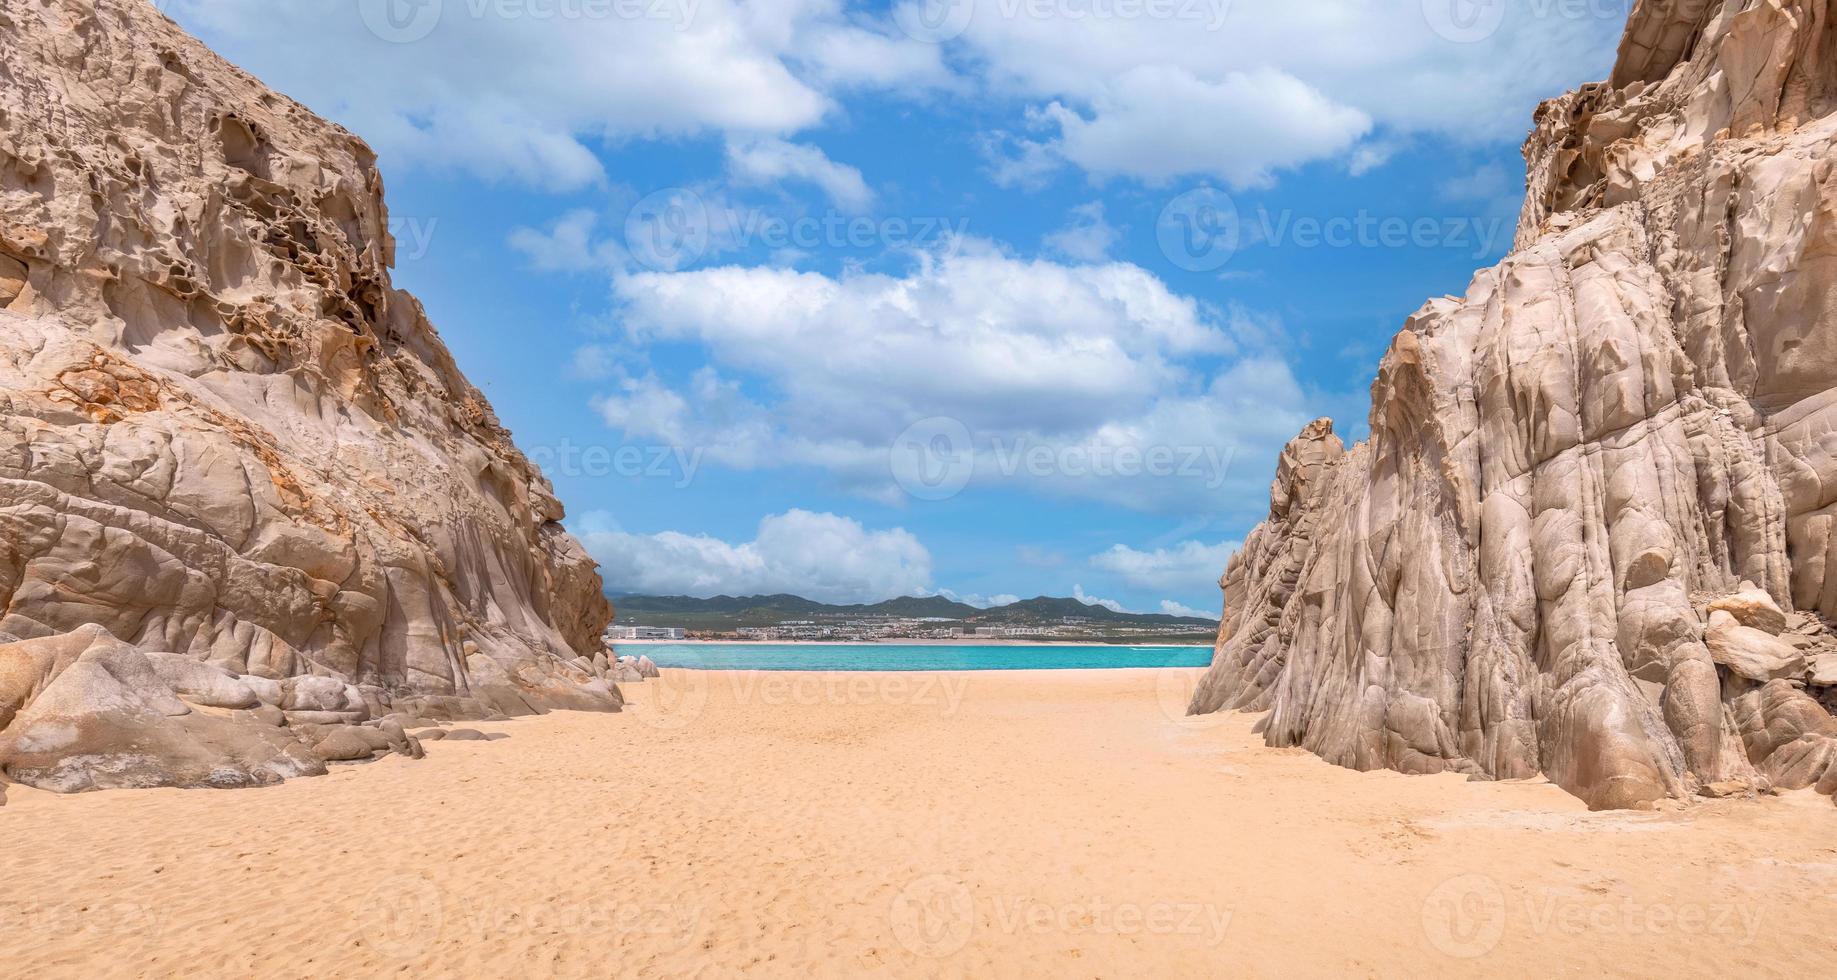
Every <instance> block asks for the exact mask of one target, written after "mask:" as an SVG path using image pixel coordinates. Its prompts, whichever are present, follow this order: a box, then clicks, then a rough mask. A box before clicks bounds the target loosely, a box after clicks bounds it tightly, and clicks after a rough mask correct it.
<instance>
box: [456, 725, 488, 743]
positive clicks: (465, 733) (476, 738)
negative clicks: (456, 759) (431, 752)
mask: <svg viewBox="0 0 1837 980" xmlns="http://www.w3.org/2000/svg"><path fill="white" fill-rule="evenodd" d="M446 741H448V742H484V741H488V739H486V738H485V733H484V732H481V731H478V730H476V729H471V728H455V729H453V730H452V731H450V732H447V733H446Z"/></svg>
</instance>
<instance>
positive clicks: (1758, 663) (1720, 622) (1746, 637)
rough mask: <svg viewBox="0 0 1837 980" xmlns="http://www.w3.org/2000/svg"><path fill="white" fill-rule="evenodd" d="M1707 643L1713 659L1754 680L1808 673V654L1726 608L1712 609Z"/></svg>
mask: <svg viewBox="0 0 1837 980" xmlns="http://www.w3.org/2000/svg"><path fill="white" fill-rule="evenodd" d="M1703 643H1704V645H1705V646H1707V647H1708V648H1709V655H1710V658H1711V659H1712V660H1714V661H1716V662H1717V663H1719V664H1721V665H1722V666H1724V667H1727V668H1728V669H1729V670H1731V671H1733V672H1735V673H1736V674H1739V675H1741V676H1742V677H1745V678H1747V679H1748V680H1751V681H1758V682H1760V683H1762V684H1764V683H1766V682H1768V681H1773V680H1786V679H1796V678H1799V677H1802V676H1804V674H1805V656H1804V654H1801V653H1800V652H1799V650H1798V648H1797V647H1794V646H1793V645H1792V644H1790V643H1787V642H1786V641H1785V640H1782V639H1779V638H1778V637H1776V636H1774V635H1773V634H1771V633H1767V632H1764V631H1762V630H1758V629H1755V628H1754V627H1752V626H1743V625H1741V624H1740V623H1739V622H1737V621H1736V619H1735V617H1734V616H1732V615H1730V614H1729V613H1728V612H1726V611H1723V610H1717V611H1715V612H1712V613H1710V615H1709V628H1708V629H1706V630H1705V631H1704V633H1703Z"/></svg>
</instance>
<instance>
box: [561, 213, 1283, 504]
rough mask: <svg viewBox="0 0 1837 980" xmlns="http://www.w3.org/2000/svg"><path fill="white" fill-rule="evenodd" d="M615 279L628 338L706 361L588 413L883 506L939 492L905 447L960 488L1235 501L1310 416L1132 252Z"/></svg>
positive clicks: (619, 383) (1258, 361)
mask: <svg viewBox="0 0 1837 980" xmlns="http://www.w3.org/2000/svg"><path fill="white" fill-rule="evenodd" d="M614 292H615V295H616V298H617V302H618V304H619V309H618V311H617V317H616V319H617V320H618V321H619V322H620V323H621V324H622V329H623V330H624V331H625V336H624V337H623V338H621V340H622V342H624V343H627V344H629V345H630V346H631V347H633V348H637V349H642V348H645V347H647V346H650V345H655V344H658V343H660V342H665V343H669V344H673V345H674V344H682V343H689V344H694V345H698V346H699V347H700V348H701V349H702V350H703V351H704V352H705V355H706V363H705V364H704V365H703V366H702V367H700V368H699V369H697V370H695V371H694V372H692V373H691V374H690V375H689V376H688V377H686V378H678V379H675V380H671V379H668V378H666V377H663V376H661V375H659V374H656V373H653V372H650V371H648V370H639V369H636V368H634V369H631V370H628V371H626V372H625V373H623V374H621V375H620V376H618V377H616V378H614V379H613V381H612V384H611V385H610V386H609V387H608V389H607V390H605V391H604V393H603V394H602V395H601V396H600V397H599V398H598V399H597V400H596V402H595V407H596V409H597V410H598V411H599V413H600V415H601V416H602V417H603V418H604V419H605V420H606V422H607V423H608V424H609V425H611V426H612V427H614V428H616V429H618V430H620V431H621V432H622V433H623V434H624V436H625V437H626V438H627V439H628V440H629V439H636V440H647V441H661V442H664V443H667V444H670V445H686V446H694V447H698V448H702V449H705V451H706V455H707V458H708V459H709V460H710V461H711V462H715V463H719V464H724V465H728V466H733V467H741V468H759V467H772V466H787V465H803V466H816V467H819V468H822V469H825V470H828V471H830V472H832V473H833V474H835V475H836V476H838V477H840V478H841V480H842V481H843V482H844V483H846V484H848V485H850V486H851V487H852V488H854V489H857V490H861V491H864V492H867V493H868V494H870V495H873V496H876V497H881V498H885V499H889V500H900V499H904V498H903V496H902V494H915V495H918V496H920V497H921V499H932V498H927V497H924V494H925V492H926V490H927V489H928V488H924V487H920V488H915V487H914V486H913V485H912V484H911V482H910V480H908V479H907V478H908V477H910V476H913V475H914V474H912V473H908V472H906V471H905V470H902V469H901V466H902V463H903V462H904V461H905V457H904V456H903V455H902V454H901V450H902V448H903V449H908V450H913V451H916V452H918V453H921V454H926V458H925V459H923V460H921V461H920V462H922V463H923V464H924V465H925V466H929V467H933V468H937V467H943V468H946V469H950V468H960V472H959V473H957V474H956V475H958V476H961V477H962V481H961V483H962V484H963V485H969V484H971V483H978V484H987V485H996V484H1006V485H1026V486H1028V487H1031V488H1035V489H1041V490H1045V491H1048V492H1052V493H1055V494H1059V495H1062V496H1067V497H1074V498H1083V499H1097V500H1104V501H1108V502H1113V503H1119V504H1122V505H1124V506H1128V507H1132V508H1136V509H1142V510H1177V509H1191V508H1194V507H1200V508H1206V509H1212V508H1216V507H1219V506H1229V504H1228V501H1229V500H1231V499H1232V498H1235V497H1241V498H1243V499H1256V498H1257V497H1258V496H1259V495H1260V493H1261V491H1262V489H1263V488H1262V486H1261V484H1262V483H1263V482H1264V481H1267V479H1268V473H1267V472H1262V470H1264V469H1265V467H1264V466H1263V465H1262V464H1263V461H1264V460H1266V459H1268V458H1272V457H1273V455H1274V453H1275V451H1276V450H1277V449H1279V448H1280V446H1281V445H1282V444H1283V443H1284V442H1285V441H1286V440H1287V439H1289V438H1290V437H1292V436H1293V435H1294V433H1295V432H1296V431H1298V430H1299V429H1300V427H1301V426H1302V425H1304V424H1305V423H1306V422H1307V421H1308V420H1309V419H1310V418H1311V417H1312V416H1310V415H1309V414H1308V413H1307V412H1306V411H1305V409H1304V406H1305V405H1306V403H1307V402H1308V400H1309V399H1308V397H1307V395H1306V394H1305V393H1304V392H1303V390H1302V389H1301V386H1300V385H1299V384H1298V383H1297V382H1296V380H1295V378H1294V376H1293V375H1292V373H1291V372H1290V371H1289V368H1288V366H1287V365H1286V363H1285V362H1284V361H1283V360H1282V359H1281V358H1280V357H1278V356H1275V355H1274V354H1271V353H1269V352H1267V351H1266V350H1264V349H1263V348H1262V347H1261V345H1260V340H1259V339H1258V335H1259V333H1260V331H1259V330H1257V329H1254V328H1253V327H1252V326H1251V325H1250V324H1249V323H1248V322H1247V321H1245V320H1244V319H1243V318H1242V317H1237V316H1233V315H1230V314H1226V313H1222V312H1220V311H1218V310H1214V309H1210V308H1208V307H1206V306H1205V305H1203V304H1200V303H1198V302H1196V301H1194V300H1193V299H1191V298H1189V297H1184V296H1181V295H1179V294H1177V293H1175V292H1173V291H1172V290H1170V289H1169V288H1168V287H1167V286H1166V284H1164V283H1163V282H1161V281H1160V280H1159V279H1158V278H1156V277H1155V276H1153V275H1152V274H1150V273H1148V272H1147V271H1146V270H1143V269H1141V268H1139V267H1137V266H1134V265H1130V264H1127V263H1119V262H1106V263H1089V264H1078V265H1066V264H1060V263H1057V262H1052V261H1047V260H1041V259H1023V258H1018V257H1015V256H1013V255H1011V254H1009V253H1008V252H1006V251H1004V250H1002V249H999V248H997V247H995V246H993V245H991V244H989V243H986V242H979V241H965V242H960V243H955V245H954V246H953V247H952V248H950V249H943V250H939V251H937V252H935V253H925V254H921V255H920V256H918V259H917V262H916V264H915V266H914V267H913V268H912V269H911V270H910V271H909V272H908V273H906V274H903V275H888V274H878V273H854V274H843V275H840V276H836V277H831V276H827V275H823V274H819V273H814V272H798V271H793V270H787V269H772V268H754V267H717V268H709V269H698V270H693V271H686V272H670V273H650V272H647V273H638V274H622V275H619V276H617V277H615V280H614ZM915 426H916V428H915ZM915 432H916V433H917V435H916V436H915V435H914V433H915ZM909 441H910V442H914V443H915V444H914V445H911V446H906V445H905V443H906V442H909ZM934 453H935V455H931V454H934ZM941 476H943V477H945V478H949V477H950V476H952V474H950V473H948V472H947V473H943V474H941ZM958 489H961V486H959V487H958Z"/></svg>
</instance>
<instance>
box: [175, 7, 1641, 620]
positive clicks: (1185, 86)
mask: <svg viewBox="0 0 1837 980" xmlns="http://www.w3.org/2000/svg"><path fill="white" fill-rule="evenodd" d="M1629 2H1630V0H1618V2H1614V0H1394V2H1379V0H1308V2H1305V3H1302V2H1295V0H924V3H902V4H896V5H893V6H888V5H885V4H872V5H865V6H858V5H852V4H845V3H840V2H823V0H771V2H764V3H734V2H730V0H262V2H260V3H256V2H232V0H166V2H164V3H163V4H162V6H163V7H164V8H165V9H166V10H167V12H168V13H169V14H171V15H172V16H173V17H175V18H176V19H177V20H179V21H180V22H181V23H182V24H184V25H185V26H187V27H188V28H190V29H191V30H192V31H193V32H195V33H197V34H198V35H199V36H201V37H202V38H204V39H205V40H206V41H207V42H208V43H210V44H211V45H212V46H213V47H215V48H216V49H217V50H218V51H220V52H222V53H224V54H225V55H226V56H228V57H229V58H230V59H231V60H233V61H235V62H236V63H238V64H239V65H241V66H243V67H244V68H246V69H248V70H250V71H251V72H253V73H254V74H256V75H257V76H259V77H261V78H262V79H263V80H264V81H266V82H268V83H269V84H270V85H272V86H274V87H276V88H278V89H280V90H281V91H283V92H286V93H287V94H289V95H292V96H294V97H295V98H298V99H300V100H301V101H302V102H304V103H306V104H307V105H309V106H311V107H312V108H313V109H315V110H316V111H318V112H320V113H322V114H324V115H326V116H328V117H330V118H333V119H335V120H338V121H340V122H342V123H344V124H345V125H347V126H348V127H350V128H351V129H352V130H353V131H355V132H357V133H358V134H359V135H361V136H363V137H365V138H366V139H367V140H369V141H370V142H371V143H372V145H374V146H375V147H376V148H377V150H378V151H379V154H380V157H381V164H380V165H381V167H382V170H383V172H384V176H385V180H386V183H387V185H388V188H389V201H390V205H391V214H392V227H393V230H394V232H395V235H396V239H397V268H396V282H397V284H398V285H399V286H401V287H403V288H406V289H409V290H412V291H413V292H415V293H416V294H417V295H419V296H420V298H421V299H422V301H423V302H424V303H425V304H426V306H427V308H428V312H429V314H430V316H431V317H432V319H433V321H434V323H435V325H436V326H437V327H438V329H439V330H440V332H441V334H442V336H443V337H444V338H445V340H446V342H447V344H448V345H449V346H450V347H451V348H452V349H453V352H454V354H455V355H456V356H457V357H458V359H459V363H460V364H461V366H462V367H463V368H464V369H465V371H466V373H467V374H468V375H469V376H470V377H471V378H472V379H473V381H474V382H475V383H477V384H478V385H479V387H480V388H482V389H483V390H484V391H485V393H486V394H487V396H488V397H489V398H490V399H491V401H492V403H493V404H494V405H495V406H496V408H497V410H498V413H499V415H500V416H501V418H502V419H503V421H504V422H505V424H506V425H508V426H509V427H510V428H511V429H512V431H513V432H514V433H515V434H516V437H517V441H518V443H519V445H521V446H522V447H523V448H524V450H525V451H526V452H527V453H529V454H530V455H531V457H532V458H533V459H535V460H536V461H537V462H538V463H540V464H541V465H542V466H543V467H544V469H545V470H546V471H547V472H548V473H549V475H550V477H551V478H552V479H553V480H554V482H555V485H556V488H557V489H558V491H559V492H560V495H561V497H562V499H563V501H564V502H565V503H566V504H567V506H568V509H569V519H568V524H569V527H570V528H571V529H572V530H574V531H575V532H576V533H577V534H578V535H580V536H581V538H582V539H583V541H585V542H586V544H587V545H588V547H589V549H590V550H591V551H592V552H593V553H594V555H595V557H597V558H598V559H599V560H600V562H601V563H602V566H603V568H604V570H605V574H606V578H607V581H608V584H609V586H611V587H612V588H613V589H615V590H619V591H631V592H667V593H689V594H697V595H713V594H717V593H731V594H751V593H760V592H781V591H782V592H797V593H802V594H805V595H808V596H810V597H812V598H817V599H824V600H829V601H873V600H878V599H884V598H890V597H893V596H898V595H908V594H931V593H937V592H943V593H946V594H949V595H952V596H956V597H961V598H965V599H968V600H969V601H974V602H977V603H980V604H986V603H990V602H999V601H1002V599H1003V597H1011V596H1019V597H1028V596H1032V595H1036V594H1051V595H1072V594H1077V595H1081V596H1085V597H1089V598H1091V599H1093V600H1103V601H1106V602H1110V603H1115V604H1118V605H1120V606H1121V607H1124V608H1127V609H1130V610H1134V611H1162V610H1170V611H1187V610H1202V611H1205V612H1207V613H1209V614H1212V615H1216V614H1217V611H1218V608H1219V605H1220V603H1219V595H1218V590H1217V587H1216V580H1217V578H1218V575H1219V573H1220V572H1221V571H1222V570H1223V566H1224V563H1225V560H1226V558H1227V557H1228V555H1229V554H1230V553H1231V552H1232V550H1233V549H1234V548H1235V547H1236V543H1237V542H1239V541H1241V540H1242V538H1243V536H1244V535H1245V534H1246V533H1247V532H1248V531H1249V530H1250V528H1251V527H1252V526H1254V524H1255V523H1256V521H1257V520H1258V519H1259V518H1260V517H1261V516H1262V514H1263V513H1264V512H1265V511H1266V509H1267V506H1268V493H1267V491H1268V483H1269V480H1270V477H1271V475H1272V473H1273V470H1274V461H1275V455H1276V453H1277V452H1278V451H1279V450H1280V448H1281V446H1282V444H1283V443H1284V442H1285V441H1286V440H1287V439H1288V438H1289V437H1291V436H1292V435H1293V434H1294V433H1295V432H1297V431H1298V430H1299V429H1300V428H1301V426H1302V425H1304V424H1305V423H1306V422H1307V421H1309V420H1310V419H1313V418H1315V417H1318V416H1321V415H1330V416H1333V417H1334V418H1335V420H1336V421H1337V423H1338V425H1339V429H1340V431H1341V432H1342V433H1345V434H1348V435H1350V436H1353V437H1357V436H1360V435H1362V434H1363V431H1364V415H1365V412H1366V410H1367V408H1368V404H1369V397H1368V389H1369V386H1370V383H1371V379H1372V377H1373V376H1374V375H1375V372H1376V368H1377V363H1378V359H1379V357H1380V356H1381V355H1382V353H1383V351H1384V348H1385V346H1386V345H1387V344H1388V342H1389V339H1390V337H1391V336H1392V334H1394V333H1395V332H1396V331H1397V329H1398V328H1399V327H1400V326H1401V325H1402V323H1403V321H1404V319H1405V318H1406V317H1407V316H1408V315H1409V314H1410V313H1412V312H1414V311H1415V310H1416V309H1417V308H1418V307H1419V306H1421V304H1422V303H1423V302H1424V301H1425V300H1426V299H1427V298H1429V297H1431V296H1438V295H1442V294H1445V293H1454V292H1460V291H1463V290H1464V289H1465V287H1466V284H1467V282H1468V280H1469V279H1470V278H1471V275H1472V272H1473V270H1474V269H1476V268H1478V267H1480V266H1483V265H1487V264H1490V263H1491V262H1493V261H1496V260H1497V258H1498V257H1499V256H1500V255H1502V254H1504V252H1505V251H1506V249H1507V248H1508V247H1509V245H1510V239H1511V235H1512V231H1513V226H1514V223H1515V218H1516V211H1517V206H1518V199H1519V196H1520V193H1521V188H1522V165H1521V162H1520V160H1519V156H1518V146H1519V144H1520V142H1521V141H1522V138H1523V135H1524V132H1525V130H1526V129H1527V128H1528V126H1529V120H1530V113H1531V111H1532V109H1533V108H1534V107H1535V106H1536V104H1537V102H1538V101H1539V100H1540V99H1543V98H1547V97H1550V96H1554V95H1557V94H1560V93H1561V92H1563V91H1564V90H1566V89H1568V88H1572V87H1574V86H1575V85H1577V84H1579V83H1582V82H1585V81H1589V80H1593V79H1597V78H1600V77H1602V76H1603V75H1604V74H1605V73H1606V70H1607V68H1608V66H1609V65H1610V64H1611V61H1612V56H1613V49H1614V45H1615V43H1616V41H1617V39H1618V35H1619V31H1620V28H1621V25H1622V24H1623V23H1624V20H1625V17H1626V14H1627V7H1628V4H1629Z"/></svg>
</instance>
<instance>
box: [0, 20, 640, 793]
mask: <svg viewBox="0 0 1837 980" xmlns="http://www.w3.org/2000/svg"><path fill="white" fill-rule="evenodd" d="M0 78H4V79H5V83H4V84H0V633H6V634H12V635H13V636H15V637H18V638H22V640H23V641H22V642H19V643H12V644H8V645H0V689H3V691H4V693H0V773H4V774H5V775H6V776H7V777H10V778H11V779H13V780H14V781H17V782H21V783H31V784H35V785H40V786H49V787H52V788H56V789H87V788H92V787H106V786H126V785H133V786H138V785H155V784H158V785H181V786H196V785H245V784H250V783H262V782H267V781H271V780H272V779H276V778H283V777H286V776H289V775H299V774H303V773H309V772H314V771H323V763H324V761H326V760H337V761H350V760H353V759H358V758H366V757H369V756H371V755H374V754H375V753H378V752H383V751H400V752H406V753H409V754H415V753H417V752H418V743H415V742H414V741H413V740H412V739H411V738H410V737H408V736H406V735H405V734H403V733H402V732H401V729H400V728H399V726H393V727H392V726H391V725H386V724H383V723H382V722H380V721H378V720H376V719H379V718H381V717H382V716H384V715H387V714H389V713H391V712H406V713H409V714H411V715H418V716H425V717H439V718H481V717H491V716H496V717H502V716H514V715H520V714H530V713H532V712H539V711H543V710H547V709H549V708H556V707H562V708H576V709H588V710H616V709H617V708H618V707H619V704H620V698H619V694H618V691H617V689H616V688H615V687H613V686H612V685H611V683H610V682H609V680H608V679H607V673H608V672H607V671H606V670H605V669H604V668H600V667H596V666H595V662H594V661H593V660H592V659H590V658H592V657H593V656H594V655H595V654H597V653H599V652H600V651H601V645H600V643H599V640H598V637H599V635H600V632H601V630H602V629H603V628H604V626H605V625H606V623H607V621H608V620H609V619H610V618H611V609H610V608H609V607H608V605H607V603H606V600H605V599H604V598H603V597H602V595H601V585H600V580H599V576H598V574H597V571H596V569H595V567H594V565H593V563H592V562H591V560H589V559H588V557H587V556H586V554H585V552H584V551H583V550H582V549H581V547H580V546H579V544H578V543H577V542H575V540H574V539H573V538H571V537H569V536H568V534H567V533H566V532H565V531H564V530H563V529H562V526H561V524H560V523H559V522H560V520H561V517H562V508H561V505H560V504H559V502H557V500H556V498H555V496H554V494H553V493H552V492H551V490H550V488H549V485H548V484H547V482H546V481H545V479H544V478H543V477H542V476H541V474H540V473H539V472H538V471H537V470H536V469H535V468H534V467H533V466H532V465H531V464H530V463H529V462H528V461H527V460H526V459H525V458H524V457H523V455H522V454H521V453H520V452H518V450H517V449H516V447H515V446H513V445H512V443H511V439H510V434H509V433H508V432H506V431H505V430H504V429H503V428H502V427H501V426H500V425H499V424H498V423H497V420H496V419H495V418H494V417H493V415H492V412H491V409H490V406H488V405H487V404H486V402H485V399H484V398H483V396H482V395H480V393H479V392H478V391H477V390H476V389H475V388H474V387H473V386H472V385H471V384H469V383H468V382H467V381H466V379H465V378H464V377H463V376H462V375H461V374H460V372H459V370H458V368H457V367H456V366H455V365H454V362H453V359H452V357H451V356H450V355H449V354H448V353H447V350H446V348H445V347H444V346H443V345H442V344H441V342H440V340H439V338H438V337H437V336H436V335H435V333H434V330H433V328H432V327H431V326H430V325H429V323H428V321H427V319H426V317H425V316H424V315H423V313H422V310H421V307H420V305H419V304H418V303H417V302H416V301H415V299H414V298H413V297H412V296H410V295H408V294H406V293H404V292H401V291H399V290H397V289H395V288H393V286H392V285H391V284H390V277H389V268H390V265H391V263H392V261H393V251H394V242H393V240H392V238H391V236H390V234H389V230H388V218H387V213H386V211H385V209H384V204H383V188H382V181H381V179H380V177H379V176H378V173H377V170H376V166H375V159H374V157H373V155H372V154H371V152H370V150H369V148H368V147H366V146H365V145H364V144H363V142H362V141H360V140H359V139H357V138H356V137H354V136H352V135H351V134H349V133H347V132H345V131H344V130H342V129H340V128H338V127H337V126H334V125H332V124H330V123H327V122H325V121H323V120H321V119H319V118H317V117H316V116H314V115H313V114H312V113H310V112H308V111H307V110H306V109H305V108H303V107H302V106H300V105H298V104H297V103H295V102H293V101H291V100H289V99H287V98H285V97H283V96H280V95H278V94H276V93H274V92H272V91H269V90H268V89H267V88H265V87H264V86H263V85H262V84H261V83H260V82H258V81H256V80H255V79H253V78H251V77H249V76H248V75H246V74H244V73H243V72H241V71H239V70H238V69H236V68H234V67H233V66H231V65H229V64H228V63H226V62H224V61H223V60H222V59H220V58H218V57H217V56H215V55H214V54H212V53H211V52H210V51H208V50H207V49H205V48H204V47H203V46H202V45H201V44H199V43H198V42H196V41H195V40H193V39H192V38H190V37H188V36H187V35H185V34H184V33H183V32H181V31H180V30H179V29H178V28H177V27H176V26H174V25H173V24H172V23H171V22H169V21H168V20H166V19H165V18H164V17H163V16H161V15H160V14H159V13H158V12H157V11H156V10H155V9H154V7H153V6H152V5H150V4H148V3H146V2H144V0H33V2H30V3H9V4H6V5H5V6H4V8H3V9H0ZM602 662H603V661H602ZM129 747H132V748H133V751H129Z"/></svg>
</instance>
